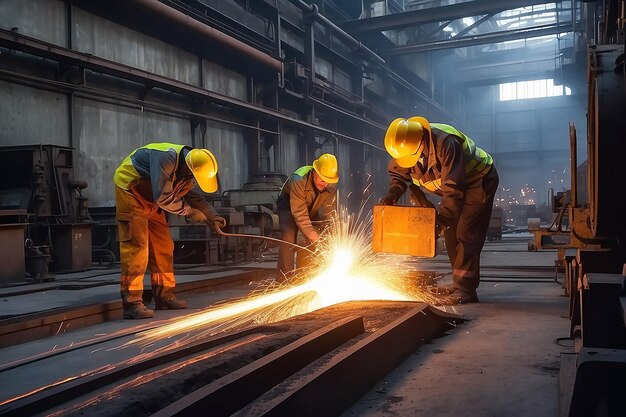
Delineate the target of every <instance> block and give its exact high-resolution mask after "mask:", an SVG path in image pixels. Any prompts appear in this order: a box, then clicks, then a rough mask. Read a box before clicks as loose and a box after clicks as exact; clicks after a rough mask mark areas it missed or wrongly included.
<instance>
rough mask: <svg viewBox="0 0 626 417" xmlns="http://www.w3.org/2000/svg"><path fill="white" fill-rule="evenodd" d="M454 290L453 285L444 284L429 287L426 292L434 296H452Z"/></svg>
mask: <svg viewBox="0 0 626 417" xmlns="http://www.w3.org/2000/svg"><path fill="white" fill-rule="evenodd" d="M455 290H456V287H455V286H454V284H446V285H438V286H435V287H430V288H429V289H428V291H430V293H431V294H434V295H447V294H452V293H453V292H454V291H455Z"/></svg>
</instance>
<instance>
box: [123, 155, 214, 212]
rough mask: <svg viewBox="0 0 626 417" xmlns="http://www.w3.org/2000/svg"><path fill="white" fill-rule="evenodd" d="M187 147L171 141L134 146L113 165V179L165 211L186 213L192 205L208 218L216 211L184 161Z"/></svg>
mask: <svg viewBox="0 0 626 417" xmlns="http://www.w3.org/2000/svg"><path fill="white" fill-rule="evenodd" d="M191 149H192V148H191V147H190V146H186V145H180V144H172V143H151V144H148V145H145V146H143V147H141V148H138V149H135V150H134V151H133V152H132V153H131V154H130V155H128V156H127V157H126V158H125V159H124V161H122V163H121V164H120V166H119V167H118V168H117V170H116V171H115V175H114V177H113V181H114V182H115V185H117V186H118V187H120V188H122V189H124V190H132V191H133V192H134V193H135V194H136V195H138V196H140V197H142V198H143V199H144V200H146V201H148V202H152V203H155V204H156V205H157V206H159V208H161V209H163V210H165V211H167V212H169V213H173V214H178V215H180V216H187V215H188V214H189V213H190V211H191V208H195V209H197V210H200V211H201V212H202V213H204V215H205V216H206V217H207V219H209V220H212V219H213V218H215V216H217V212H216V211H215V208H213V206H211V205H210V204H209V202H208V201H207V200H206V198H205V194H204V193H203V192H202V190H200V189H199V187H198V186H197V185H196V182H195V179H194V177H193V174H192V173H191V170H189V168H188V167H187V164H186V163H185V156H186V155H187V153H188V152H189V151H190V150H191Z"/></svg>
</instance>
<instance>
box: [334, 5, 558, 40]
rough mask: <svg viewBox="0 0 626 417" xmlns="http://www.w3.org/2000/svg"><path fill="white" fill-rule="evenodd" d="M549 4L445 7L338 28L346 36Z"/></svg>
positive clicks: (377, 18)
mask: <svg viewBox="0 0 626 417" xmlns="http://www.w3.org/2000/svg"><path fill="white" fill-rule="evenodd" d="M546 3H550V2H548V1H545V0H474V1H468V2H465V3H457V4H452V5H448V6H439V7H431V8H428V9H418V10H410V11H407V12H402V13H394V14H390V15H386V16H378V17H370V18H367V19H357V20H351V21H348V22H344V23H342V24H341V27H342V28H343V29H345V30H347V31H348V32H351V33H357V32H371V31H382V30H390V29H400V28H403V27H407V26H418V25H421V24H424V23H432V22H442V21H446V20H456V19H461V18H463V17H470V16H478V15H485V14H495V13H499V12H502V11H503V10H511V9H516V8H518V7H527V6H534V5H536V4H546ZM552 3H553V2H552Z"/></svg>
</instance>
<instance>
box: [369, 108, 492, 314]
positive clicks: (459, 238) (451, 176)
mask: <svg viewBox="0 0 626 417" xmlns="http://www.w3.org/2000/svg"><path fill="white" fill-rule="evenodd" d="M385 149H386V150H387V153H389V155H391V157H392V159H391V161H390V162H389V176H390V182H389V189H388V193H387V195H386V196H385V197H384V198H383V199H382V200H381V203H382V204H395V203H396V202H397V201H398V199H399V198H400V197H401V196H402V195H403V194H404V192H405V191H406V189H407V184H412V185H411V186H410V187H411V189H412V191H413V193H414V194H415V197H414V201H417V202H421V204H420V205H422V206H426V205H429V201H428V200H427V199H426V198H425V196H424V194H423V191H422V189H426V190H427V191H429V192H432V193H435V194H437V195H439V196H441V197H442V199H441V203H440V204H439V207H438V213H437V228H438V230H439V229H443V233H444V236H445V241H446V249H447V252H448V257H449V259H450V263H451V265H452V275H453V284H452V285H451V286H446V287H442V288H441V289H440V293H442V297H441V300H440V304H459V303H472V302H478V294H477V293H476V289H477V288H478V285H479V283H480V252H481V251H482V248H483V244H484V242H485V237H486V235H487V228H488V227H489V219H490V217H491V209H492V206H493V199H494V196H495V193H496V190H497V188H498V172H497V171H496V167H495V166H494V164H493V158H492V157H491V155H489V154H488V153H487V152H485V151H483V150H482V149H480V148H479V147H477V146H476V145H475V144H474V141H472V140H471V139H470V138H469V137H467V135H465V134H464V133H462V132H460V131H459V130H457V129H455V128H454V127H452V126H450V125H447V124H440V123H429V122H428V120H426V119H425V118H424V117H418V116H416V117H410V118H408V119H405V118H398V119H395V120H394V121H393V122H391V124H390V125H389V128H388V129H387V132H386V134H385Z"/></svg>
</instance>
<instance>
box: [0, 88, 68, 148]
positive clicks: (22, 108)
mask: <svg viewBox="0 0 626 417" xmlns="http://www.w3.org/2000/svg"><path fill="white" fill-rule="evenodd" d="M67 114H68V109H67V97H66V96H65V95H63V94H58V93H52V92H49V91H45V90H40V89H37V88H32V87H27V86H23V85H20V84H13V83H9V82H6V81H0V146H7V145H31V144H40V143H41V144H52V145H62V146H68V145H69V119H68V116H67Z"/></svg>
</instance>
